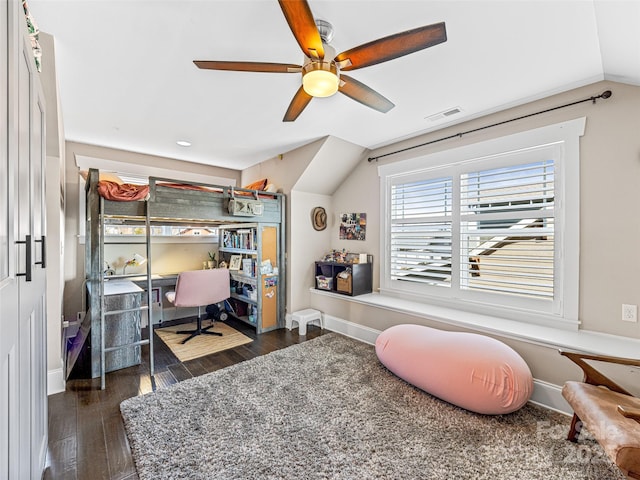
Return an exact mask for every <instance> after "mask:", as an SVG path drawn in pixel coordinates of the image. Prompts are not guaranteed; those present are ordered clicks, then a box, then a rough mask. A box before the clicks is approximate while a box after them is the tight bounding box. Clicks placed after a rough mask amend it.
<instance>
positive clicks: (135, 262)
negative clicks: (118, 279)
mask: <svg viewBox="0 0 640 480" xmlns="http://www.w3.org/2000/svg"><path fill="white" fill-rule="evenodd" d="M145 263H147V259H146V258H144V257H143V256H142V255H140V254H139V253H134V254H133V258H132V259H131V260H127V261H126V262H125V264H124V267H122V274H123V275H124V274H125V270H126V269H127V267H128V266H129V265H132V266H134V267H138V266H140V265H144V264H145Z"/></svg>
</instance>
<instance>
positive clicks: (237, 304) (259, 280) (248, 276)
mask: <svg viewBox="0 0 640 480" xmlns="http://www.w3.org/2000/svg"><path fill="white" fill-rule="evenodd" d="M219 234H220V246H219V248H218V251H219V252H220V261H224V262H226V264H227V266H228V267H230V268H229V274H230V277H231V298H230V299H229V303H230V304H231V307H232V308H233V311H232V312H230V313H231V314H232V315H233V316H235V317H236V318H238V319H239V320H242V321H243V322H246V323H248V324H250V325H253V326H254V327H256V331H257V333H262V332H265V331H269V330H273V329H276V328H279V324H280V323H281V322H280V321H279V319H280V317H281V315H280V310H281V309H282V308H283V306H284V300H283V299H282V298H281V297H282V294H283V293H284V289H283V288H281V287H280V285H279V283H280V277H281V274H282V269H281V265H282V259H281V256H282V252H281V251H280V228H279V225H277V224H274V225H270V224H261V223H242V224H234V225H222V226H220V227H219Z"/></svg>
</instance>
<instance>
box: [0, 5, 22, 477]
mask: <svg viewBox="0 0 640 480" xmlns="http://www.w3.org/2000/svg"><path fill="white" fill-rule="evenodd" d="M11 7H13V8H11ZM13 10H15V5H9V2H7V1H6V0H2V2H1V3H0V31H2V32H13V33H14V35H13V36H12V38H13V39H14V42H15V38H16V35H15V31H16V27H17V22H16V14H15V11H13ZM8 39H9V37H8V35H0V55H2V57H1V62H0V89H2V92H3V93H2V94H0V116H2V118H3V119H9V122H8V123H9V125H7V128H0V179H1V180H2V185H1V188H0V329H1V331H2V335H0V479H1V480H5V479H8V478H18V469H17V468H18V463H17V462H16V461H15V460H14V459H15V458H16V457H17V455H18V442H17V439H18V423H17V422H16V421H15V419H17V418H18V409H17V406H18V401H17V400H18V385H19V384H18V368H17V363H18V360H17V357H18V321H17V319H18V279H17V277H16V276H15V274H16V258H15V246H14V243H13V242H14V239H15V235H16V232H15V222H14V219H15V217H14V215H13V207H14V206H15V204H16V198H15V190H14V186H15V166H16V162H15V133H16V128H15V127H14V125H13V122H12V120H15V108H13V107H14V106H13V105H12V109H11V117H10V116H9V112H10V109H9V99H10V98H11V97H10V95H8V94H7V93H6V92H7V91H8V86H9V83H10V82H9V79H10V76H11V77H12V78H15V69H16V65H15V61H11V62H10V58H11V57H12V55H10V53H14V52H15V50H13V49H10V48H9V42H8ZM12 47H14V48H15V46H12ZM3 123H4V122H3ZM3 127H4V125H3ZM10 136H11V137H12V141H13V145H12V147H11V155H10V146H9V143H10V142H9V137H10ZM11 159H13V160H11Z"/></svg>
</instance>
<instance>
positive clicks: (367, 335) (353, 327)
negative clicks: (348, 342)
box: [323, 313, 380, 345]
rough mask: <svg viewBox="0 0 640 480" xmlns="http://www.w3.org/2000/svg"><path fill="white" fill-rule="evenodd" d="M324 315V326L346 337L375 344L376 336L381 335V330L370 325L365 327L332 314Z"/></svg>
mask: <svg viewBox="0 0 640 480" xmlns="http://www.w3.org/2000/svg"><path fill="white" fill-rule="evenodd" d="M323 315H324V328H326V329H327V330H331V331H332V332H336V333H341V334H342V335H344V336H346V337H351V338H355V339H356V340H360V341H361V342H364V343H368V344H369V345H373V344H375V343H376V338H378V335H380V330H375V329H373V328H370V327H365V326H363V325H359V324H357V323H353V322H350V321H348V320H343V319H341V318H338V317H333V316H331V315H327V314H326V313H324V314H323Z"/></svg>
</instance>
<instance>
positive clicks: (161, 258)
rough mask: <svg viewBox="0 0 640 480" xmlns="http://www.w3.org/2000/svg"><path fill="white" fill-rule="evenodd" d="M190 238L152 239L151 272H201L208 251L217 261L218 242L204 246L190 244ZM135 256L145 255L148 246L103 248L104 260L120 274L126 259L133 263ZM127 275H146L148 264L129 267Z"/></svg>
mask: <svg viewBox="0 0 640 480" xmlns="http://www.w3.org/2000/svg"><path fill="white" fill-rule="evenodd" d="M190 240H191V239H180V240H176V241H175V242H167V241H165V240H164V239H163V240H162V243H160V241H154V240H152V243H151V259H152V262H151V273H152V274H159V275H161V274H173V273H180V272H182V271H185V270H200V269H202V268H203V265H202V263H203V262H206V261H207V260H209V257H208V252H215V253H216V258H218V253H217V252H218V245H217V243H202V242H195V241H190ZM135 253H138V254H140V255H142V256H143V257H144V256H146V246H145V245H144V244H142V245H131V244H126V245H125V244H122V245H120V244H109V245H105V247H104V258H105V261H106V262H107V263H109V265H110V266H111V268H113V269H115V271H116V274H117V275H121V274H122V269H123V267H124V264H125V262H126V261H127V260H130V259H131V258H132V257H133V255H134V254H135ZM126 273H127V274H130V273H140V274H145V275H146V273H147V267H146V265H142V266H137V267H134V266H129V267H127V269H126Z"/></svg>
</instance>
